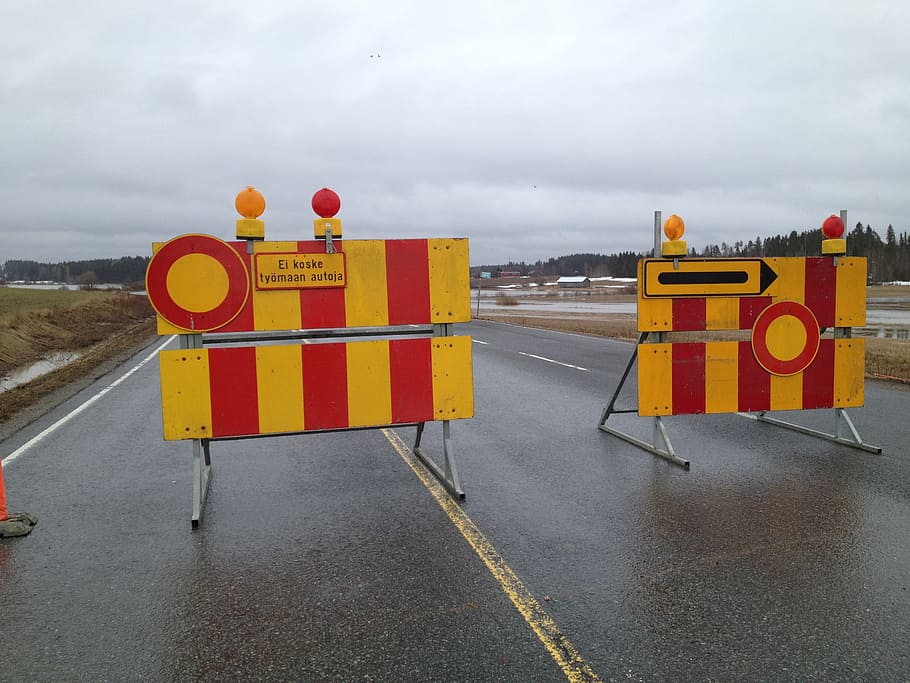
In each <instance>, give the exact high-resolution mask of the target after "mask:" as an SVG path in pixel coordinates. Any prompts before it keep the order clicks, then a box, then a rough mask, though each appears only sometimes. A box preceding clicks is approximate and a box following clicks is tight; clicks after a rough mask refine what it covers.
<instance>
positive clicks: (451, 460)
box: [412, 420, 465, 500]
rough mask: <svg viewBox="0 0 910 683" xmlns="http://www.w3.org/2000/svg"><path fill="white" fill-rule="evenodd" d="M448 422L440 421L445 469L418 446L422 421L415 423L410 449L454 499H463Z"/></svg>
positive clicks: (421, 433) (422, 425) (421, 436)
mask: <svg viewBox="0 0 910 683" xmlns="http://www.w3.org/2000/svg"><path fill="white" fill-rule="evenodd" d="M449 422H450V421H449V420H443V421H442V448H443V453H444V456H445V469H442V468H440V467H439V465H437V464H436V463H435V462H433V460H431V459H430V457H429V456H428V455H427V454H426V453H424V451H423V449H422V448H421V447H420V440H421V438H423V428H424V426H425V423H423V422H421V423H419V424H418V425H417V437H416V438H415V440H414V448H413V449H412V451H413V452H414V455H416V456H417V457H418V458H419V459H420V462H422V463H423V464H424V465H426V467H427V469H429V470H430V472H432V473H433V475H434V476H435V477H436V478H437V479H438V480H439V482H440V483H441V484H442V485H443V487H445V490H446V491H448V492H449V495H450V496H452V497H453V498H455V499H456V500H464V498H465V495H464V491H463V490H462V488H461V480H460V479H459V477H458V468H457V467H456V465H455V449H454V448H453V446H452V438H451V432H450V424H449Z"/></svg>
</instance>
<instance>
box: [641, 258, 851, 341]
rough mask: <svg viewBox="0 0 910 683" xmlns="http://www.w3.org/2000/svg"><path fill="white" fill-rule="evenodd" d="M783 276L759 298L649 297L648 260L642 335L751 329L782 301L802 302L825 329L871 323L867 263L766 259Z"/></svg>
mask: <svg viewBox="0 0 910 683" xmlns="http://www.w3.org/2000/svg"><path fill="white" fill-rule="evenodd" d="M764 261H766V262H767V263H768V264H770V265H771V267H772V268H773V269H774V270H775V272H776V273H777V275H778V277H777V279H776V280H775V281H774V282H773V283H772V285H771V286H770V287H769V288H768V291H767V292H764V293H763V295H759V296H739V297H729V296H718V297H712V296H683V297H672V298H669V297H667V298H648V297H645V296H644V288H643V287H642V286H641V283H642V277H643V275H642V273H643V269H644V263H645V261H644V260H642V261H639V263H638V282H639V287H638V330H639V332H683V331H702V330H749V329H752V325H753V323H754V322H755V319H756V318H757V317H758V315H759V314H760V313H761V312H762V311H763V310H764V309H765V308H767V307H768V306H770V305H772V304H774V303H776V302H778V301H796V302H798V303H801V304H803V305H805V306H806V307H807V308H808V309H809V310H811V311H812V313H813V314H814V315H815V318H816V320H818V324H819V325H820V326H821V327H828V328H831V327H857V326H862V325H864V324H865V323H866V259H864V258H855V257H842V258H839V259H837V266H835V265H834V259H832V258H831V257H830V256H827V257H825V256H818V257H806V258H799V257H787V258H765V259H764Z"/></svg>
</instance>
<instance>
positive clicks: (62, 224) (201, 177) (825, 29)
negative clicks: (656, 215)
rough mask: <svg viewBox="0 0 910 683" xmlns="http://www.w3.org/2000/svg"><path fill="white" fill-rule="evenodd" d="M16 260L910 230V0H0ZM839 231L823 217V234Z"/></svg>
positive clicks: (527, 253) (5, 180) (606, 243)
mask: <svg viewBox="0 0 910 683" xmlns="http://www.w3.org/2000/svg"><path fill="white" fill-rule="evenodd" d="M0 26H2V28H3V40H2V41H0V152H2V154H0V161H2V163H0V205H2V211H0V233H2V242H0V262H2V261H6V260H8V259H34V260H38V261H61V260H76V259H86V258H103V257H117V256H133V255H149V254H150V253H151V242H153V241H164V240H167V239H170V238H171V237H174V236H177V235H179V234H182V233H186V232H206V233H210V234H213V235H216V236H218V237H221V238H223V239H233V238H234V221H235V219H236V218H237V215H236V213H235V211H234V206H233V203H234V196H235V195H236V193H237V192H238V191H240V190H241V189H243V188H244V187H246V186H247V185H254V186H255V187H257V188H258V189H259V190H260V191H261V192H262V193H263V194H264V195H265V197H266V201H267V203H268V207H267V209H266V212H265V214H264V215H263V216H262V218H263V219H264V220H265V228H266V238H267V239H273V240H278V239H309V238H310V237H311V236H312V219H313V218H314V214H313V212H312V209H311V207H310V199H311V197H312V195H313V193H314V192H315V191H316V190H318V189H319V188H321V187H323V186H328V187H331V188H333V189H334V190H336V191H337V192H338V193H339V195H340V196H341V201H342V207H341V212H340V213H339V217H340V218H341V219H342V221H343V225H344V234H345V237H347V238H351V239H357V238H399V237H431V236H466V237H469V238H470V239H471V263H472V264H482V263H483V264H493V263H499V262H505V261H508V260H510V259H511V260H524V261H527V262H533V261H536V260H537V259H540V258H543V259H546V258H548V257H550V256H557V255H561V254H568V253H574V252H601V253H612V252H616V251H622V250H628V249H631V250H635V251H646V250H649V249H650V248H651V244H652V242H653V212H654V211H655V210H661V211H663V212H664V216H668V215H669V214H671V213H677V214H679V215H681V216H682V217H683V218H684V219H685V221H686V224H687V231H686V235H685V238H686V239H687V240H688V242H689V245H690V246H696V247H698V248H700V247H702V246H704V245H705V244H706V243H720V242H721V241H727V242H730V243H732V242H735V241H736V240H743V241H747V240H749V239H751V238H754V237H755V236H756V235H760V236H768V235H773V234H778V233H781V232H789V231H790V230H791V229H797V230H805V229H810V228H815V227H818V226H820V225H821V222H822V220H823V219H824V218H825V217H826V216H827V215H829V214H831V213H835V212H837V211H838V210H840V209H842V208H846V209H849V211H850V214H849V218H848V223H849V225H850V226H852V225H854V224H855V223H856V222H857V221H862V222H863V224H867V223H868V224H871V225H872V226H873V228H875V229H877V230H878V231H879V233H880V234H882V235H883V236H884V231H885V228H886V227H887V225H888V224H889V223H891V224H893V225H894V228H895V229H896V230H897V231H898V232H899V233H900V232H902V231H904V230H908V229H910V37H908V35H910V33H908V30H910V3H908V2H906V1H904V0H895V1H894V2H876V1H874V0H872V1H870V0H863V1H862V2H860V1H859V0H842V1H833V2H820V1H814V0H802V1H800V2H796V1H794V0H786V1H783V2H777V1H775V0H761V1H760V2H736V1H727V0H703V1H700V2H699V1H694V0H692V1H686V2H679V3H675V2H673V3H671V2H642V1H629V2H625V1H623V2H615V1H611V0H579V1H576V2H572V1H565V2H563V1H550V2H536V1H535V0H521V1H520V2H519V1H515V2H512V1H506V0H486V1H485V2H473V1H471V0H460V1H459V2H458V3H454V2H452V3H449V2H445V3H443V2H427V1H426V0H424V1H420V0H415V1H414V2H404V1H398V0H384V1H383V2H373V1H370V2H347V1H344V0H332V2H319V3H317V2H306V1H300V0H294V1H292V0H287V1H286V2H268V1H267V0H261V1H260V2H250V1H249V0H246V1H244V2H234V1H233V0H216V1H212V2H201V1H192V0H186V1H180V2H177V1H171V0H157V1H156V2H145V1H144V0H131V1H128V2H114V1H113V0H103V1H94V0H80V1H79V2H72V1H70V0H47V1H46V0H2V1H0ZM819 238H820V239H821V236H820V237H819Z"/></svg>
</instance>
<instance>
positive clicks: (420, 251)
mask: <svg viewBox="0 0 910 683" xmlns="http://www.w3.org/2000/svg"><path fill="white" fill-rule="evenodd" d="M163 244H164V243H158V244H155V245H153V250H154V251H155V252H157V251H158V250H159V249H160V248H161V247H162V246H163ZM226 244H228V245H230V247H231V248H232V249H234V250H235V251H236V252H237V254H238V255H239V256H240V258H241V259H242V260H243V261H244V263H245V264H246V270H247V273H248V276H249V279H250V283H249V296H248V297H247V299H246V302H245V303H244V305H243V307H242V309H241V310H240V312H239V313H238V314H237V315H236V317H234V318H233V319H232V320H230V321H229V322H228V323H226V324H224V325H222V326H221V327H218V328H217V329H207V330H206V331H209V332H254V331H259V332H263V331H274V330H298V329H327V328H350V327H383V326H388V325H421V324H441V323H457V322H468V321H470V319H471V307H470V285H469V281H470V280H469V278H470V276H469V263H468V240H467V239H465V238H438V239H404V240H336V241H335V242H334V247H335V249H336V251H337V252H341V253H343V254H344V263H345V271H346V272H345V275H346V280H345V283H344V286H339V287H323V288H314V289H260V288H258V287H257V285H256V281H257V274H256V259H255V255H256V254H267V253H275V254H290V255H307V254H309V255H313V254H325V249H326V245H325V242H324V241H321V240H305V241H294V242H250V243H249V244H252V246H253V253H252V254H248V253H247V249H248V247H247V245H248V243H247V242H245V241H240V242H227V243H226ZM198 280H199V281H198V287H199V288H201V289H203V290H204V288H206V287H209V286H212V287H215V288H217V287H222V288H224V287H225V285H224V284H223V283H220V282H214V278H212V280H213V284H211V285H210V284H209V281H208V280H207V279H206V278H199V279H198ZM205 294H206V292H205V291H202V292H201V293H200V295H199V296H198V299H199V300H218V299H219V297H220V296H221V290H217V291H213V293H212V294H211V295H210V296H206V295H205ZM187 332H192V330H188V329H185V328H180V327H176V326H175V325H173V324H171V323H170V322H168V321H167V320H165V319H163V318H162V317H161V316H160V315H159V316H158V333H159V334H162V335H165V334H185V333H187Z"/></svg>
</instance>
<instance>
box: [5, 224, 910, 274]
mask: <svg viewBox="0 0 910 683" xmlns="http://www.w3.org/2000/svg"><path fill="white" fill-rule="evenodd" d="M822 239H823V237H822V234H821V231H820V230H817V229H816V230H805V231H803V232H797V231H796V230H793V231H791V232H790V234H789V235H777V236H775V237H767V238H765V239H762V238H761V237H756V238H755V239H752V240H749V241H748V242H742V241H738V242H734V243H733V244H727V243H726V242H722V243H721V244H719V245H718V244H709V245H707V246H706V247H705V248H704V249H702V250H701V252H698V251H696V250H695V249H694V248H693V249H690V250H689V256H708V257H733V256H818V255H820V254H821V240H822ZM846 239H847V255H848V256H865V257H866V258H867V259H869V264H868V265H869V278H870V280H872V281H873V282H891V281H894V280H903V281H910V233H908V232H906V231H905V232H902V233H901V234H900V235H897V234H896V233H895V231H894V228H893V227H892V226H890V225H889V226H888V228H887V230H886V231H885V237H884V239H882V237H881V236H880V235H879V234H878V233H877V232H876V231H875V230H873V229H872V228H871V227H870V226H869V225H866V226H863V224H862V223H857V224H856V227H854V228H853V230H851V231H850V232H849V233H848V234H847V235H846ZM650 255H651V254H650V252H648V253H644V252H642V253H637V252H633V251H622V252H619V253H616V254H594V253H589V254H569V255H567V256H556V257H553V258H550V259H547V260H546V261H537V262H536V263H531V264H529V263H525V262H524V261H519V262H517V263H516V262H514V261H510V262H509V263H499V264H495V265H483V266H477V267H475V268H472V275H473V276H474V277H479V275H480V272H481V271H486V272H490V273H492V274H493V275H494V276H497V277H498V276H500V275H502V274H503V273H517V274H519V275H539V276H542V277H559V276H560V275H587V276H588V277H606V276H612V277H635V275H636V268H637V265H638V260H639V259H641V258H643V257H646V256H650ZM148 263H149V257H148V256H124V257H122V258H117V259H94V260H91V261H64V262H63V263H39V262H37V261H7V262H6V263H4V264H3V267H2V269H0V278H3V279H5V280H6V281H8V282H10V281H15V280H25V281H29V282H40V281H52V282H64V283H67V284H87V285H92V284H97V283H110V284H130V283H134V282H142V281H144V280H145V269H146V268H147V267H148Z"/></svg>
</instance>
